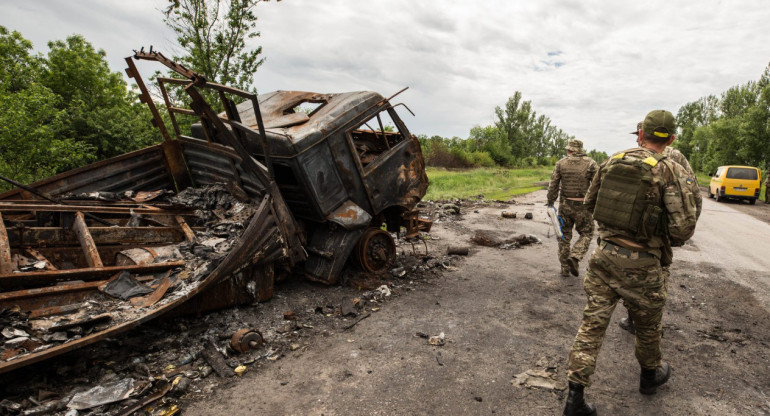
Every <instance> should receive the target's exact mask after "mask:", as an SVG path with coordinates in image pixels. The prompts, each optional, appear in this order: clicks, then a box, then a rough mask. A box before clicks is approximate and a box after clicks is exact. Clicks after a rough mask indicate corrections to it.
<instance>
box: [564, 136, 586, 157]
mask: <svg viewBox="0 0 770 416" xmlns="http://www.w3.org/2000/svg"><path fill="white" fill-rule="evenodd" d="M575 153H583V142H582V141H580V140H577V139H571V140H570V141H568V142H567V154H568V155H571V154H575Z"/></svg>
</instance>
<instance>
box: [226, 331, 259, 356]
mask: <svg viewBox="0 0 770 416" xmlns="http://www.w3.org/2000/svg"><path fill="white" fill-rule="evenodd" d="M263 342H264V338H263V337H262V333H260V332H259V331H257V330H253V329H239V330H238V331H236V332H235V333H234V334H233V336H232V338H231V339H230V346H231V347H232V349H234V350H235V351H238V352H240V353H244V352H246V351H249V350H253V349H255V348H257V347H259V346H260V345H262V343H263Z"/></svg>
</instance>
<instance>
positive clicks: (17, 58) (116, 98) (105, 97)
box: [0, 26, 158, 190]
mask: <svg viewBox="0 0 770 416" xmlns="http://www.w3.org/2000/svg"><path fill="white" fill-rule="evenodd" d="M48 48H49V51H48V53H47V54H45V55H43V54H32V53H31V50H32V43H31V42H30V41H29V40H27V39H25V38H24V37H22V35H21V33H19V32H17V31H13V32H10V31H9V30H8V29H7V28H5V27H3V26H0V175H3V176H5V177H9V178H11V179H14V180H16V181H18V182H22V183H29V182H33V181H35V180H39V179H42V178H45V177H48V176H51V175H53V174H56V173H58V172H62V171H65V170H68V169H72V168H75V167H78V166H82V165H85V164H87V163H89V162H92V161H95V160H100V159H104V158H108V157H112V156H116V155H119V154H122V153H126V152H128V151H131V150H135V149H139V148H141V147H145V146H147V145H150V144H152V143H153V142H155V141H157V140H158V138H157V136H158V135H157V133H156V130H155V129H154V128H153V127H152V126H151V125H150V123H149V122H148V121H149V119H150V118H151V115H150V113H149V110H148V109H147V107H146V106H145V105H144V104H141V103H139V101H138V100H137V96H136V94H135V93H134V92H132V91H131V90H130V89H129V88H128V87H127V84H126V81H125V80H124V79H123V76H122V74H121V73H119V72H111V71H110V69H109V67H108V65H107V62H106V60H105V52H104V51H102V50H95V49H94V47H93V46H92V45H91V44H90V43H89V42H87V41H86V40H85V39H84V38H83V37H82V36H79V35H74V36H70V37H68V38H67V39H66V40H64V41H53V42H49V43H48ZM11 187H12V186H10V185H9V184H7V183H5V182H2V181H0V190H2V189H9V188H11Z"/></svg>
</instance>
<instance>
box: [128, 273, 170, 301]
mask: <svg viewBox="0 0 770 416" xmlns="http://www.w3.org/2000/svg"><path fill="white" fill-rule="evenodd" d="M169 274H170V273H166V275H165V276H164V277H163V281H161V282H160V284H159V285H158V287H157V288H155V290H154V291H153V292H152V293H150V294H148V295H146V296H141V297H136V298H132V299H131V304H132V305H134V306H135V307H137V308H146V307H148V306H152V305H154V304H156V303H157V302H158V301H159V300H161V299H162V298H163V295H165V294H166V292H167V291H168V288H170V287H171V279H169V277H168V276H169Z"/></svg>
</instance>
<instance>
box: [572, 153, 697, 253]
mask: <svg viewBox="0 0 770 416" xmlns="http://www.w3.org/2000/svg"><path fill="white" fill-rule="evenodd" d="M620 154H625V155H627V156H629V157H637V158H641V159H645V158H647V157H650V156H652V155H654V154H655V152H654V151H652V150H650V149H646V148H643V147H636V148H633V149H628V150H625V151H623V152H619V153H616V154H615V155H613V157H615V156H617V155H620ZM613 157H610V158H609V159H607V160H606V161H604V163H602V165H601V167H600V168H599V172H597V174H596V177H594V179H593V182H591V187H590V188H589V189H588V193H587V194H586V197H585V202H584V204H585V206H586V208H588V209H589V210H590V211H591V212H593V211H594V208H595V207H596V199H597V196H598V193H599V189H600V188H601V186H602V178H603V176H604V174H605V172H606V170H607V167H608V165H609V163H610V162H611V161H612V159H613ZM651 174H652V184H651V186H650V188H649V189H648V191H647V192H648V195H647V196H648V198H649V199H650V200H651V201H653V203H654V204H657V205H658V206H660V207H661V208H662V209H663V211H664V212H665V214H666V215H665V216H666V224H667V228H668V229H667V233H666V234H665V235H656V236H653V237H652V238H650V239H649V241H647V242H645V243H643V244H641V243H639V242H638V241H637V238H636V236H635V235H632V234H631V233H629V232H628V231H625V230H620V229H613V228H611V227H608V226H606V225H605V224H602V223H601V222H599V221H597V224H598V229H599V237H601V238H602V239H606V240H610V241H612V240H613V239H614V238H616V237H619V238H622V239H625V240H630V241H635V242H637V244H639V245H641V246H642V247H644V248H645V249H646V250H647V251H651V252H654V251H655V250H660V249H662V248H664V247H668V248H669V249H670V246H671V245H672V244H673V245H681V244H682V243H684V241H686V240H688V239H689V238H690V237H691V236H692V234H693V233H694V232H695V224H696V222H697V219H698V217H699V216H700V211H701V208H702V204H703V200H702V197H701V194H700V189H699V188H698V184H697V183H696V181H695V178H694V177H693V176H691V175H690V174H689V173H688V172H687V170H686V169H685V168H684V167H683V166H682V165H680V164H679V163H676V162H674V161H672V160H671V159H669V158H668V157H666V158H663V159H661V160H660V161H659V162H658V163H657V165H655V166H654V167H653V168H652V170H651Z"/></svg>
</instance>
